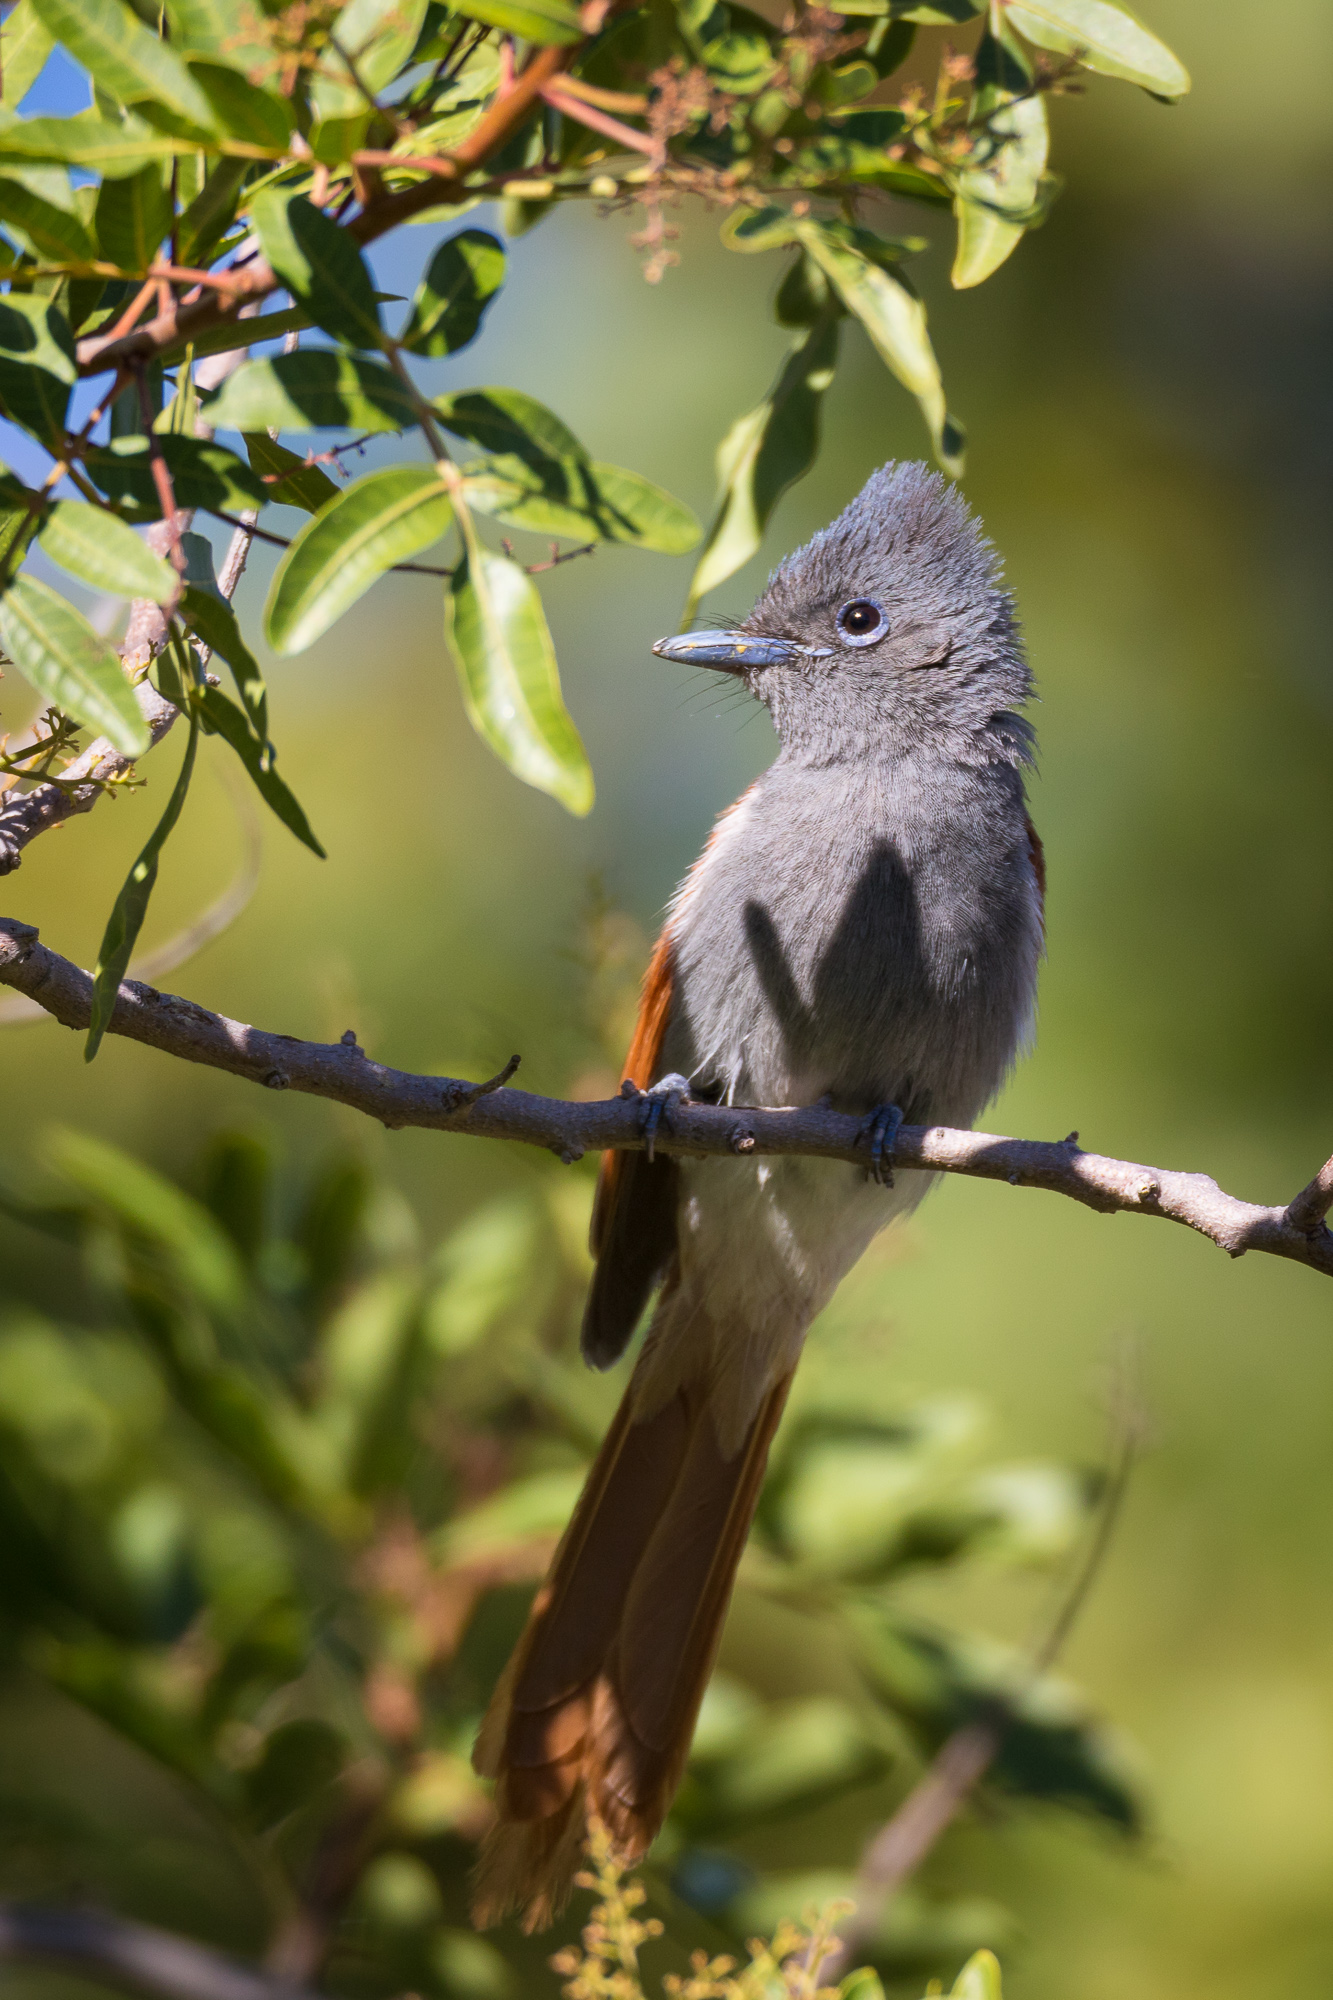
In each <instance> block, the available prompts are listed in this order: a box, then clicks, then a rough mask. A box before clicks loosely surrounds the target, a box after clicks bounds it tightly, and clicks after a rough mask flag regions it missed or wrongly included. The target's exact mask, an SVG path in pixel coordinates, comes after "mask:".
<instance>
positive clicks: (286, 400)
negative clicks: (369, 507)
mask: <svg viewBox="0 0 1333 2000" xmlns="http://www.w3.org/2000/svg"><path fill="white" fill-rule="evenodd" d="M208 414H209V421H210V422H211V423H212V424H213V425H215V427H216V428H217V429H218V430H232V431H263V430H273V431H308V430H353V431H402V430H409V429H411V427H412V425H414V424H415V423H416V421H417V418H416V412H415V410H414V409H413V407H412V399H411V397H410V395H409V394H408V392H407V390H406V389H404V387H403V385H402V384H401V382H399V381H397V380H396V379H395V377H394V376H393V375H391V374H390V372H389V370H388V369H387V368H386V367H385V366H384V365H383V363H382V362H379V361H367V360H365V359H364V358H363V357H362V356H361V355H358V354H342V353H337V352H335V351H334V350H333V349H331V348H308V349H304V350H302V351H301V352H300V353H297V354H275V355H273V356H271V357H270V358H267V359H265V360H262V361H247V362H246V363H245V364H244V366H243V367H240V368H238V369H237V370H236V373H235V374H234V375H232V376H229V377H228V379H227V381H226V382H225V384H224V385H223V389H222V393H221V395H220V396H219V397H218V398H217V400H216V402H213V403H210V404H209V406H208Z"/></svg>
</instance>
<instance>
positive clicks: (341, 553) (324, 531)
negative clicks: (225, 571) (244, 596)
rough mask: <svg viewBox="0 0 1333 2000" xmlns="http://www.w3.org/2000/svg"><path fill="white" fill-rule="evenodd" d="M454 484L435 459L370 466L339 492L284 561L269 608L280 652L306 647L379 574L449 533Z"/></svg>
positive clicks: (268, 626)
mask: <svg viewBox="0 0 1333 2000" xmlns="http://www.w3.org/2000/svg"><path fill="white" fill-rule="evenodd" d="M452 521H453V504H452V502H451V501H450V498H449V489H448V487H447V486H446V485H445V484H444V482H443V480H442V479H441V478H440V475H439V473H438V472H436V471H435V469H434V467H433V466H426V465H396V466H392V467H390V468H389V469H388V470H386V471H384V472H368V473H367V474H366V475H365V477H364V478H363V479H358V480H357V481H356V482H355V483H354V484H353V485H351V486H349V487H348V488H347V489H346V491H345V492H341V493H338V494H335V496H334V498H333V499H332V500H330V501H328V502H327V503H326V505H325V506H323V507H322V508H321V509H320V511H319V513H318V514H316V515H315V517H314V519H313V520H312V521H309V522H308V523H307V524H306V526H305V527H304V528H303V529H302V530H301V532H300V534H299V535H298V536H297V537H296V540H295V541H294V542H293V543H292V545H291V547H290V548H289V549H288V551H287V553H286V555H285V556H284V557H283V559H282V561H281V562H280V563H279V565H278V570H277V574H276V575H275V577H274V579H273V588H272V590H271V592H270V594H269V600H268V607H267V610H266V611H265V613H264V629H265V631H266V633H267V635H268V640H269V644H270V645H271V646H272V647H273V649H274V651H275V652H278V653H283V654H288V653H300V652H304V650H305V648H306V647H307V646H309V645H312V644H313V643H314V641H315V640H316V639H318V637H319V636H320V634H321V633H322V632H326V631H327V630H328V628H329V626H330V625H332V624H333V622H334V620H335V619H336V618H341V616H342V614H343V612H344V611H346V610H347V609H348V608H349V607H350V606H351V605H353V604H355V603H356V600H357V599H358V597H361V596H362V595H363V594H364V593H365V592H366V591H367V590H369V588H370V586H371V584H372V583H374V582H375V580H376V578H377V577H380V576H383V574H384V572H385V570H387V569H391V568H392V567H393V565H394V564H395V563H397V562H406V561H407V560H408V559H409V558H410V557H411V556H414V555H416V554H418V553H419V552H420V550H422V549H424V548H429V546H430V544H431V543H432V542H437V541H438V540H439V539H440V536H441V535H443V534H445V533H446V532H447V530H448V529H449V527H450V525H451V524H452Z"/></svg>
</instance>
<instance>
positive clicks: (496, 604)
mask: <svg viewBox="0 0 1333 2000" xmlns="http://www.w3.org/2000/svg"><path fill="white" fill-rule="evenodd" d="M444 632H445V638H446V639H447V641H448V643H449V646H450V649H451V651H452V652H453V655H454V658H455V660H456V661H457V663H458V671H459V674H460V676H461V679H462V683H463V699H464V701H465V702H466V704H467V711H468V714H469V716H470V717H471V720H472V725H473V727H474V728H475V729H476V731H477V733H478V734H479V735H480V736H482V737H483V738H484V739H485V741H486V742H487V743H489V744H490V746H491V748H492V750H494V751H495V753H496V755H497V756H498V757H499V758H500V760H501V761H502V762H503V763H505V764H507V765H508V766H509V769H510V770H511V771H512V772H513V773H514V775H515V777H518V778H521V779H522V780H523V782H524V783H525V784H528V785H535V786H536V787H537V789H538V790H539V791H543V792H549V793H550V794H551V796H552V797H553V798H556V799H558V800H559V801H560V803H561V804H562V805H563V806H566V807H567V808H568V809H569V811H570V812H572V813H575V814H577V815H579V816H580V817H581V816H582V815H583V814H584V813H587V812H590V811H591V809H592V802H593V783H592V772H591V770H590V769H589V768H588V760H587V757H586V756H585V754H584V749H583V745H582V743H581V742H580V741H579V736H578V731H577V730H576V729H575V727H574V724H573V722H572V721H571V720H570V716H569V712H568V710H567V709H566V707H565V704H564V699H563V697H562V695H561V692H560V674H559V669H558V668H557V666H556V660H555V648H554V646H553V645H552V644H551V635H550V632H549V631H548V630H547V625H546V617H545V614H544V612H543V610H542V602H541V598H540V596H539V595H538V593H537V591H536V589H535V587H534V586H533V583H532V580H531V578H530V577H528V576H526V575H525V574H524V572H523V571H522V570H521V569H520V568H519V566H518V564H517V563H514V562H510V561H509V560H508V559H507V558H506V557H504V556H497V555H492V554H491V553H490V551H489V550H487V549H483V548H482V547H481V546H480V544H479V543H477V541H476V540H475V538H470V540H469V545H468V550H467V557H466V560H465V561H464V562H463V563H461V564H460V565H459V568H458V570H457V572H456V573H455V575H454V577H453V579H452V581H451V582H450V584H449V587H448V590H447V591H446V594H445V612H444Z"/></svg>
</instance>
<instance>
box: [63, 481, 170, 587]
mask: <svg viewBox="0 0 1333 2000" xmlns="http://www.w3.org/2000/svg"><path fill="white" fill-rule="evenodd" d="M38 540H39V542H40V543H41V546H42V549H43V551H44V552H45V553H46V554H47V555H48V556H50V558H51V560H52V562H54V563H59V565H60V567H61V569H66V570H68V571H69V573H70V575H71V576H77V577H78V578H79V580H80V582H81V583H87V584H91V585H92V587H93V589H94V590H108V591H110V592H112V594H113V595H114V596H116V597H146V598H149V599H150V600H151V602H152V603H154V604H170V603H171V601H172V599H173V598H174V597H175V595H176V590H177V585H178V578H177V576H176V572H175V570H174V569H173V568H172V567H171V564H170V563H167V562H163V560H162V558H161V556H155V555H154V554H153V551H152V550H151V549H150V548H148V547H147V546H146V545H145V544H144V543H143V542H141V541H140V539H139V537H138V536H137V535H136V534H135V532H134V530H133V528H131V527H128V526H127V525H126V524H125V522H124V521H120V520H117V518H116V516H115V515H114V514H108V513H107V512H106V510H105V509H104V508H101V507H91V506H89V504H88V503H87V501H85V500H61V501H59V502H58V503H57V505H56V506H54V507H53V508H52V509H51V512H50V513H49V514H48V515H47V517H46V525H45V526H44V527H43V529H42V532H41V534H40V535H39V536H38Z"/></svg>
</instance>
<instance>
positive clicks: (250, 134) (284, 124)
mask: <svg viewBox="0 0 1333 2000" xmlns="http://www.w3.org/2000/svg"><path fill="white" fill-rule="evenodd" d="M190 75H191V76H192V77H193V79H194V81H195V82H196V83H197V84H198V86H199V88H200V90H201V91H202V92H203V94H204V96H205V97H206V98H207V100H208V104H209V108H210V110H211V111H212V114H213V120H214V123H215V124H216V125H217V126H218V127H219V128H220V129H221V130H222V131H224V132H226V133H228V134H229V135H230V136H231V137H232V138H233V139H243V140H244V141H245V143H246V144H247V145H249V146H259V147H262V148H263V149H264V150H265V151H266V152H269V153H272V154H273V155H274V157H275V158H281V156H282V155H283V154H284V153H285V152H286V150H287V145H288V142H289V140H290V139H291V136H292V107H291V103H290V101H289V100H288V99H287V98H285V97H282V96H280V95H279V94H278V93H277V92H275V91H272V90H258V89H256V87H255V85H254V84H253V83H251V81H250V80H249V78H248V77H245V76H242V75H241V74H240V73H239V72H238V71H237V70H234V69H232V68H231V67H230V66H229V65H228V64H227V63H226V62H225V61H219V62H200V61H194V62H192V63H191V64H190Z"/></svg>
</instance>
